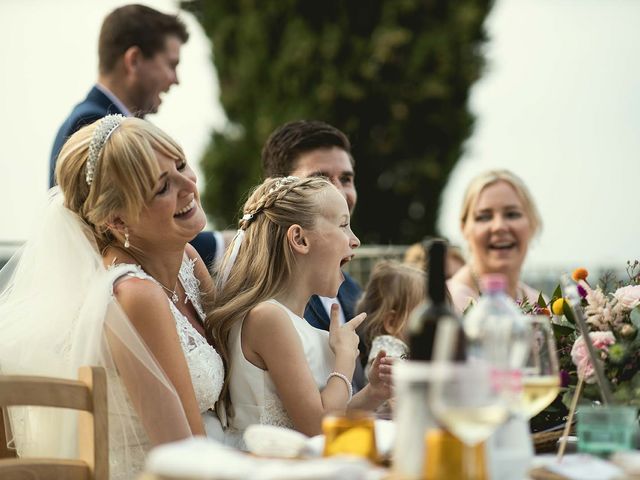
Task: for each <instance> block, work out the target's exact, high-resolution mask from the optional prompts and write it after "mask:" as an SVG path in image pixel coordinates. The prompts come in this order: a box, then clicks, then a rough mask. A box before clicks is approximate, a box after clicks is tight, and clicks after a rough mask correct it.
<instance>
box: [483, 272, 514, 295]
mask: <svg viewBox="0 0 640 480" xmlns="http://www.w3.org/2000/svg"><path fill="white" fill-rule="evenodd" d="M506 288H507V277H506V276H505V275H503V274H502V273H486V274H484V275H482V278H481V279H480V289H481V290H482V291H483V292H484V293H495V292H504V291H505V290H506Z"/></svg>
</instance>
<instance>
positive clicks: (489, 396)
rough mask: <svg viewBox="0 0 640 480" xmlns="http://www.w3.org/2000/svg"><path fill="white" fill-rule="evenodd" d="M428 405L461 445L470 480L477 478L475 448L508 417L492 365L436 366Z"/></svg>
mask: <svg viewBox="0 0 640 480" xmlns="http://www.w3.org/2000/svg"><path fill="white" fill-rule="evenodd" d="M434 367H436V368H435V370H434V372H433V375H432V383H431V385H430V389H429V394H428V398H427V404H428V406H429V409H430V411H431V413H432V414H433V417H434V418H435V419H436V420H437V421H438V423H440V424H441V425H442V426H443V427H444V428H446V429H447V430H448V431H449V432H450V433H451V434H453V435H454V436H455V437H457V438H458V439H459V440H460V441H462V442H463V443H464V444H465V446H466V448H465V449H464V459H463V463H464V467H465V470H466V476H467V478H476V477H477V474H478V472H476V471H475V469H476V461H475V450H474V447H475V446H476V445H478V444H479V443H481V442H484V441H485V440H486V439H487V438H489V436H491V434H492V433H493V432H494V431H495V430H496V429H497V428H498V427H499V426H500V425H502V424H503V423H504V422H505V421H506V420H507V418H508V416H509V408H508V406H507V403H506V401H505V397H504V395H503V394H502V388H503V385H504V382H502V381H501V379H500V375H496V372H497V371H496V369H495V368H493V367H492V366H491V364H490V363H488V362H486V361H484V360H481V359H474V360H471V361H469V362H467V363H455V364H454V363H437V364H436V365H434Z"/></svg>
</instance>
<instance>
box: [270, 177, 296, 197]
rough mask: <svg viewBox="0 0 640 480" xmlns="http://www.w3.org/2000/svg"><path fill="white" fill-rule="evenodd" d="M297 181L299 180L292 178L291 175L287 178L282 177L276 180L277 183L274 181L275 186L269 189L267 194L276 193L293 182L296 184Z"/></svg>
mask: <svg viewBox="0 0 640 480" xmlns="http://www.w3.org/2000/svg"><path fill="white" fill-rule="evenodd" d="M298 180H300V178H299V177H294V176H291V175H289V176H288V177H282V178H280V179H278V181H276V184H275V185H274V186H273V187H271V188H270V189H269V194H271V193H273V192H277V191H278V190H280V189H281V188H283V187H286V186H287V185H290V184H292V183H294V182H297V181H298Z"/></svg>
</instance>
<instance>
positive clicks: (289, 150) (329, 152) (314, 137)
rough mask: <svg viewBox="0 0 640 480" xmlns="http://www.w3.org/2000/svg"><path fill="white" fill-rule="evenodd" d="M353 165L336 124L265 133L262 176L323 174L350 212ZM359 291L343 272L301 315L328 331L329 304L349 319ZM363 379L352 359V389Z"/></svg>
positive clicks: (293, 125)
mask: <svg viewBox="0 0 640 480" xmlns="http://www.w3.org/2000/svg"><path fill="white" fill-rule="evenodd" d="M353 165H354V161H353V157H352V156H351V143H350V142H349V139H348V138H347V136H346V135H345V134H344V133H342V132H341V131H340V130H338V129H337V128H335V127H333V126H331V125H329V124H327V123H324V122H320V121H317V120H310V121H307V120H299V121H294V122H289V123H286V124H284V125H282V126H281V127H279V128H277V129H276V130H275V131H274V132H273V133H272V134H271V135H270V136H269V138H268V139H267V141H266V143H265V144H264V147H263V148H262V168H263V172H264V175H265V177H275V176H281V175H283V176H287V175H293V176H296V177H310V176H323V177H326V178H328V179H329V180H330V181H331V183H333V184H334V185H335V186H336V187H337V188H338V190H340V192H342V194H343V195H344V197H345V199H346V201H347V205H348V207H349V211H350V212H351V214H353V209H354V208H355V206H356V201H357V199H358V194H357V192H356V186H355V182H354V180H355V173H354V170H353ZM361 292H362V290H361V288H360V286H359V285H358V284H357V283H356V281H355V280H354V279H353V278H351V277H350V276H349V275H348V274H347V273H344V282H342V285H340V289H339V290H338V297H337V299H336V298H327V297H320V296H318V295H314V296H313V297H311V300H309V303H308V304H307V307H306V309H305V311H304V318H305V320H306V321H307V322H308V323H309V324H310V325H313V326H314V327H316V328H320V329H322V330H327V331H328V330H329V323H330V319H329V315H330V314H329V312H330V310H331V305H332V304H334V303H336V300H337V303H338V305H339V306H340V321H341V323H344V322H345V321H347V320H351V318H353V316H354V315H355V306H356V302H357V301H358V298H359V297H360V294H361ZM361 348H362V342H361ZM365 383H366V379H365V376H364V371H363V369H362V365H361V364H360V362H356V370H355V372H354V374H353V386H354V391H357V390H360V389H361V388H362V387H363V386H364V385H365Z"/></svg>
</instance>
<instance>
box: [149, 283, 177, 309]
mask: <svg viewBox="0 0 640 480" xmlns="http://www.w3.org/2000/svg"><path fill="white" fill-rule="evenodd" d="M154 280H155V281H156V282H158V285H160V286H161V287H162V288H164V289H165V290H166V291H167V292H169V293H170V294H171V296H170V297H169V298H170V299H171V301H172V302H173V304H174V305H177V304H178V301H180V297H179V296H178V279H176V285H175V287H173V290H171V289H170V288H168V287H166V286H165V285H164V284H163V283H162V282H161V281H160V280H158V279H157V278H154Z"/></svg>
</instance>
